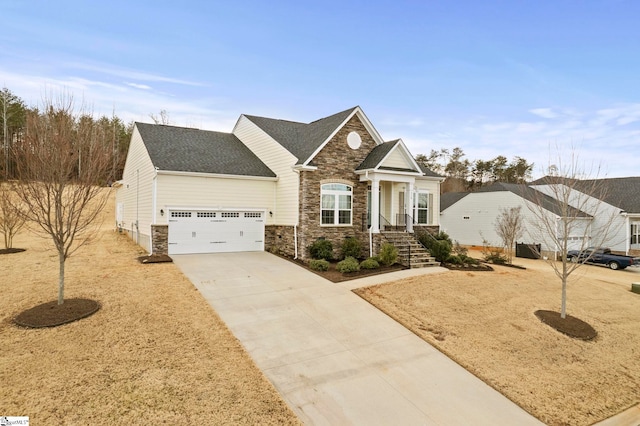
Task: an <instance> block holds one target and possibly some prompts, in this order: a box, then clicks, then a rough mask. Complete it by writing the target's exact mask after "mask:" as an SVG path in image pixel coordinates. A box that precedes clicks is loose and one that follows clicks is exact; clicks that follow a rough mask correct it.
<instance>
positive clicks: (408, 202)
mask: <svg viewBox="0 0 640 426" xmlns="http://www.w3.org/2000/svg"><path fill="white" fill-rule="evenodd" d="M414 198H415V196H414V194H413V182H409V183H407V194H405V197H404V204H405V207H404V210H405V211H406V212H407V214H408V215H409V216H410V217H411V220H407V232H413V221H414V220H415V218H414V215H415V211H414V208H413V203H414Z"/></svg>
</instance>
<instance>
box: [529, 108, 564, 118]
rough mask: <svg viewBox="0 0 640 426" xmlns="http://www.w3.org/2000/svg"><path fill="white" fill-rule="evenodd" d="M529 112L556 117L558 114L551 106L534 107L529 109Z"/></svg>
mask: <svg viewBox="0 0 640 426" xmlns="http://www.w3.org/2000/svg"><path fill="white" fill-rule="evenodd" d="M529 112H530V113H531V114H534V115H537V116H538V117H542V118H558V117H559V114H557V113H555V112H553V111H552V110H551V108H534V109H530V110H529Z"/></svg>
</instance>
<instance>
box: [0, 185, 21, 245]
mask: <svg viewBox="0 0 640 426" xmlns="http://www.w3.org/2000/svg"><path fill="white" fill-rule="evenodd" d="M25 219H26V218H25V215H24V209H23V208H22V202H21V201H20V200H19V198H18V196H17V195H16V191H15V184H13V183H0V233H1V234H3V235H4V248H5V249H10V248H13V237H14V236H15V235H16V234H17V233H18V232H19V231H20V229H22V227H23V226H24V224H25Z"/></svg>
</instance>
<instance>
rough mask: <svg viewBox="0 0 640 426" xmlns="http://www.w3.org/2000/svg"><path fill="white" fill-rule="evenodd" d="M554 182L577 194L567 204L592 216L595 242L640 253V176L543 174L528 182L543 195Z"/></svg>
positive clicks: (620, 251) (550, 190) (625, 251)
mask: <svg viewBox="0 0 640 426" xmlns="http://www.w3.org/2000/svg"><path fill="white" fill-rule="evenodd" d="M554 185H565V186H570V187H571V188H572V192H573V193H574V194H577V196H575V195H574V197H573V198H572V200H570V204H572V205H573V206H574V207H579V208H580V209H582V210H584V211H586V212H587V213H589V214H591V215H593V217H594V220H593V225H592V226H593V235H592V238H593V240H594V241H598V245H601V246H606V247H610V248H611V250H613V251H614V252H618V253H625V254H627V255H633V256H638V255H640V177H637V176H636V177H622V178H603V179H559V178H551V177H548V176H546V177H543V178H540V179H538V180H536V181H533V182H531V183H530V186H531V187H532V188H535V189H536V190H538V191H541V192H544V193H546V194H552V193H553V192H554V191H553V190H552V187H553V186H554ZM555 192H558V191H555ZM590 195H591V196H590ZM579 204H580V205H579Z"/></svg>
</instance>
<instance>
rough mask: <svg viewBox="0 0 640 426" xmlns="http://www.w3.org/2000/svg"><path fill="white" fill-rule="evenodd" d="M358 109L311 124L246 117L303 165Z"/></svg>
mask: <svg viewBox="0 0 640 426" xmlns="http://www.w3.org/2000/svg"><path fill="white" fill-rule="evenodd" d="M356 108H357V107H353V108H349V109H347V110H345V111H342V112H339V113H337V114H333V115H330V116H329V117H325V118H321V119H320V120H316V121H313V122H311V123H309V124H305V123H298V122H295V121H287V120H277V119H273V118H265V117H256V116H253V115H245V117H247V118H248V119H249V120H251V121H252V122H253V123H254V124H255V125H256V126H258V127H260V128H261V129H262V130H264V131H265V133H267V134H268V135H269V136H271V137H272V138H273V139H274V140H275V141H276V142H278V143H279V144H280V145H282V146H283V147H284V148H285V149H286V150H287V151H289V152H290V153H291V154H293V155H294V156H295V157H296V158H297V159H298V164H303V163H304V162H305V161H307V160H308V159H309V157H311V155H312V154H313V153H314V152H315V151H316V150H317V149H318V148H319V147H320V146H321V145H322V143H323V142H325V141H326V140H327V138H328V137H329V136H330V135H331V133H333V132H334V131H335V130H336V129H337V128H338V126H339V125H340V124H342V122H344V120H346V119H347V117H348V116H349V115H351V113H352V112H353V111H354V110H355V109H356Z"/></svg>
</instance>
